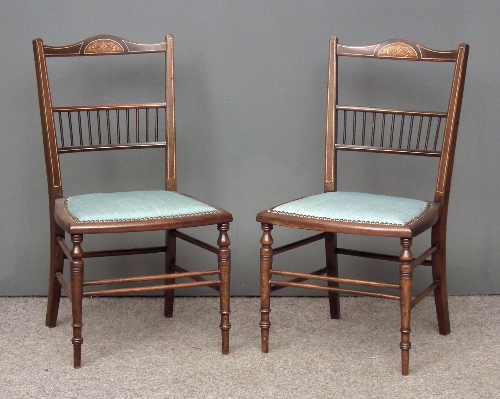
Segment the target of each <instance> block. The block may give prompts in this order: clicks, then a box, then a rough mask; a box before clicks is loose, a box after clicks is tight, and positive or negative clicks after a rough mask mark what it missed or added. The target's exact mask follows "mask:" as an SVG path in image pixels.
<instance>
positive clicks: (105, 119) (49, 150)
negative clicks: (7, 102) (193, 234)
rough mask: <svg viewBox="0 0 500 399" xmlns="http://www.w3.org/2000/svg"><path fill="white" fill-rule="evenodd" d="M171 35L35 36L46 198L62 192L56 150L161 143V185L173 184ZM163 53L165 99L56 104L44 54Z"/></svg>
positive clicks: (72, 55)
mask: <svg viewBox="0 0 500 399" xmlns="http://www.w3.org/2000/svg"><path fill="white" fill-rule="evenodd" d="M173 51H174V48H173V36H170V35H168V36H166V38H165V41H164V42H160V43H155V44H141V43H134V42H131V41H128V40H125V39H122V38H118V37H115V36H110V35H99V36H93V37H90V38H88V39H85V40H83V41H81V42H78V43H74V44H70V45H67V46H58V47H54V46H46V45H44V44H43V41H42V40H41V39H36V40H34V41H33V52H34V56H35V67H36V76H37V84H38V97H39V102H40V116H41V122H42V133H43V143H44V150H45V163H46V169H47V180H48V188H49V200H50V204H51V208H52V204H53V201H54V200H55V199H56V198H60V197H62V196H63V191H62V179H61V167H60V162H59V154H64V153H81V152H89V151H102V150H123V149H137V148H139V149H140V148H158V147H160V148H165V161H166V177H165V188H166V189H167V190H176V185H177V183H176V181H177V178H176V159H175V157H176V153H175V151H176V149H175V148H176V146H175V118H174V79H173V78H174V69H173V68H174V53H173ZM151 53H164V54H165V101H164V102H160V103H142V104H113V105H109V104H106V105H77V106H73V105H72V106H68V107H60V106H58V107H54V106H53V105H52V96H51V92H50V85H49V77H48V71H47V62H46V58H48V57H96V56H98V57H102V56H124V55H137V54H143V55H144V54H151Z"/></svg>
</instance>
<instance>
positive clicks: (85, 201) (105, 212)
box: [66, 190, 219, 223]
mask: <svg viewBox="0 0 500 399" xmlns="http://www.w3.org/2000/svg"><path fill="white" fill-rule="evenodd" d="M66 211H67V212H68V215H69V216H71V218H72V219H73V220H75V221H76V222H80V223H82V222H111V221H133V220H147V219H163V218H172V217H180V216H193V215H200V214H207V213H215V212H219V210H217V209H216V208H213V207H211V206H210V205H206V204H204V203H203V202H200V201H197V200H195V199H193V198H191V197H187V196H185V195H182V194H179V193H176V192H173V191H165V190H159V191H130V192H116V193H95V194H84V195H77V196H75V197H69V198H68V199H67V200H66Z"/></svg>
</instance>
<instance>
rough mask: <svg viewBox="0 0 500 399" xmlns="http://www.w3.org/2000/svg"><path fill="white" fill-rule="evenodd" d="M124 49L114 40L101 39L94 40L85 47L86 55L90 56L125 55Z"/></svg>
mask: <svg viewBox="0 0 500 399" xmlns="http://www.w3.org/2000/svg"><path fill="white" fill-rule="evenodd" d="M123 52H124V50H123V47H122V46H121V45H120V44H119V43H117V42H115V41H114V40H109V39H99V40H94V41H93V42H90V43H89V44H87V47H85V50H84V53H85V54H89V53H93V54H105V53H123Z"/></svg>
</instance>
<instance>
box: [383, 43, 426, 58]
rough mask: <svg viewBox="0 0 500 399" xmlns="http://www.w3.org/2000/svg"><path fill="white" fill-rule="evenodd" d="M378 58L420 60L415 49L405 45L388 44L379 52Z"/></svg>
mask: <svg viewBox="0 0 500 399" xmlns="http://www.w3.org/2000/svg"><path fill="white" fill-rule="evenodd" d="M378 56H379V57H392V58H418V55H417V52H416V51H415V49H413V48H412V47H410V46H408V45H407V44H404V43H392V44H388V45H387V46H385V47H384V48H382V49H381V50H380V51H379V53H378Z"/></svg>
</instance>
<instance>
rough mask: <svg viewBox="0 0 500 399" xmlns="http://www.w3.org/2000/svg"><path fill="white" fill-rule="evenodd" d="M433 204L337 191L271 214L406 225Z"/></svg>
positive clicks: (291, 204)
mask: <svg viewBox="0 0 500 399" xmlns="http://www.w3.org/2000/svg"><path fill="white" fill-rule="evenodd" d="M430 205H431V203H430V202H426V201H420V200H415V199H411V198H400V197H392V196H388V195H376V194H368V193H356V192H354V193H353V192H342V191H334V192H327V193H322V194H317V195H311V196H309V197H305V198H300V199H297V200H294V201H291V202H287V203H285V204H282V205H278V206H276V207H274V208H271V209H269V212H273V213H278V214H283V215H289V216H297V217H305V218H311V219H322V220H331V221H334V222H354V223H369V224H383V225H389V226H405V225H408V224H410V223H411V222H413V221H415V220H418V219H419V218H420V217H422V216H423V215H424V213H425V212H426V211H427V210H428V209H429V207H430Z"/></svg>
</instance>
